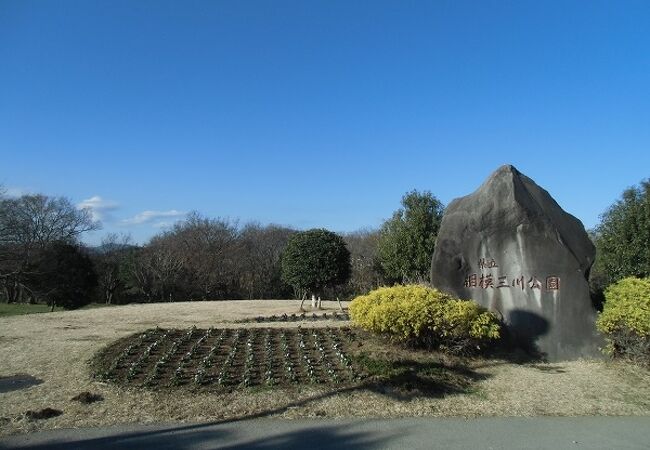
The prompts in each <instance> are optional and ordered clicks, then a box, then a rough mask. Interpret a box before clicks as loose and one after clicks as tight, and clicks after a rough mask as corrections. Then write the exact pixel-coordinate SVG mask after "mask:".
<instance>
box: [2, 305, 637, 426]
mask: <svg viewBox="0 0 650 450" xmlns="http://www.w3.org/2000/svg"><path fill="white" fill-rule="evenodd" d="M325 307H326V308H327V309H326V311H327V312H328V315H330V313H332V312H334V311H338V305H337V304H336V302H328V303H326V304H325ZM297 309H298V302H296V301H293V300H292V301H285V300H259V301H255V300H251V301H215V302H186V303H158V304H146V305H124V306H115V307H113V308H100V309H93V310H76V311H65V312H60V313H56V314H31V315H23V316H13V317H0V361H2V364H1V365H0V388H1V387H2V383H1V382H2V380H3V379H9V378H11V377H17V376H20V377H22V378H27V377H31V378H30V380H31V379H35V380H36V381H37V382H36V383H32V384H31V385H30V386H18V385H15V383H14V384H11V383H5V384H6V385H7V389H6V390H5V391H4V392H0V397H1V398H2V401H0V436H2V435H7V434H14V433H25V432H30V431H37V430H42V429H52V428H65V427H83V426H105V425H112V424H124V423H135V422H138V423H151V422H175V421H198V422H210V421H217V420H233V419H237V418H245V417H248V418H250V417H261V416H274V417H282V418H287V419H290V418H306V417H313V418H317V417H354V416H356V417H404V416H433V417H449V416H461V417H477V416H540V415H541V416H546V415H550V416H583V415H628V416H629V415H632V416H647V415H650V371H648V370H647V369H646V368H642V367H638V366H634V365H631V364H628V363H624V362H611V361H608V360H578V361H564V362H557V363H552V364H549V363H543V362H539V361H522V362H515V360H514V359H513V358H512V357H508V358H495V357H493V358H479V357H477V358H456V357H449V356H447V355H444V354H437V353H430V352H424V351H415V350H406V349H403V348H399V347H394V346H392V345H388V344H386V343H385V342H383V341H382V340H377V339H374V338H371V337H370V336H364V335H359V337H358V338H357V339H354V340H352V341H350V342H348V341H347V340H346V339H344V338H345V336H346V332H345V331H344V330H341V331H340V332H339V331H338V330H337V328H338V327H346V326H347V325H348V324H346V322H345V321H340V320H311V319H310V320H305V321H298V322H292V323H280V322H277V321H276V322H272V323H266V322H264V323H257V322H256V318H257V317H259V316H264V317H266V316H273V315H275V316H276V317H277V316H282V315H284V314H287V315H289V316H291V314H293V313H297ZM310 314H311V311H309V314H308V315H310ZM245 320H247V322H244V321H245ZM193 326H196V329H195V332H193V333H192V335H191V336H190V335H189V331H190V330H191V329H192V327H193ZM299 326H300V328H298V327H299ZM156 327H160V328H158V329H156ZM328 327H329V330H328ZM210 328H213V332H212V333H211V334H210V335H209V336H207V337H205V338H204V339H203V340H201V343H200V344H197V342H198V341H199V340H200V339H201V338H202V337H203V336H206V334H207V330H209V329H210ZM147 330H155V335H153V334H152V335H151V336H149V337H147V338H143V339H142V342H141V343H140V340H139V339H137V340H136V341H134V339H136V338H137V337H138V336H141V335H142V334H143V333H145V332H146V331H147ZM166 330H172V331H173V332H171V333H170V334H169V335H167V336H166V337H165V338H164V339H163V335H165V331H166ZM238 330H239V331H238ZM161 333H162V334H161ZM183 333H184V334H185V335H188V336H189V337H187V338H186V339H185V338H182V336H183V335H184V334H183ZM283 333H284V336H285V338H283ZM301 333H303V334H304V340H305V346H304V347H303V346H301V345H300V335H301ZM355 333H356V331H355ZM195 334H196V336H195ZM134 336H135V338H134ZM221 336H223V339H222V340H220V341H219V342H217V340H218V339H220V337H221ZM235 336H237V337H238V340H237V341H236V343H235ZM337 336H339V338H338V340H340V341H341V345H340V350H341V353H342V354H344V355H345V356H346V357H349V359H350V362H351V363H352V365H353V368H354V369H355V371H356V372H357V373H359V374H360V375H361V377H359V378H355V379H354V380H350V379H349V378H345V377H344V375H346V372H345V371H346V370H347V369H346V367H347V365H346V364H345V361H346V359H345V358H341V356H340V355H338V354H337V352H336V350H337V349H336V348H335V346H334V344H335V343H336V342H337ZM249 337H250V344H251V345H250V346H249V345H248V343H249ZM181 340H182V342H180V341H181ZM150 341H151V342H150ZM132 342H136V344H137V345H135V346H134V347H132V348H131V350H129V351H125V350H126V349H124V348H123V347H121V346H122V345H126V344H128V343H132ZM154 342H158V344H157V345H155V346H154V345H153V343H154ZM174 342H177V343H178V346H177V348H176V347H174V351H172V346H173V344H174ZM285 344H286V345H285ZM149 347H151V349H150V350H149V351H146V350H147V349H149ZM267 347H269V348H270V350H269V349H268V348H267ZM321 347H322V348H323V350H321ZM111 348H113V349H114V350H115V352H114V353H113V354H114V355H118V356H119V355H120V354H124V358H123V359H120V360H119V361H118V364H116V365H115V371H114V372H115V373H114V375H115V376H114V377H113V378H114V379H113V380H110V381H109V380H104V379H101V378H96V377H93V372H94V371H93V368H94V367H93V365H90V364H89V361H93V360H94V358H95V357H96V356H97V355H98V354H102V352H105V351H106V349H111ZM213 348H214V349H215V352H214V353H213V355H212V356H213V357H214V358H213V359H212V360H211V359H210V358H209V356H210V354H209V352H210V351H211V350H212V349H213ZM193 349H194V350H193ZM232 349H236V350H232ZM231 350H232V355H231ZM145 351H146V352H145ZM323 351H324V353H325V354H324V355H323V354H322V353H323ZM104 354H105V353H104ZM165 355H169V357H168V358H164V357H165ZM188 355H189V356H188ZM269 355H270V356H269ZM321 356H322V358H321ZM337 357H338V359H336V358H337ZM161 359H165V360H167V362H166V363H164V364H161V366H160V368H159V369H160V370H159V373H156V371H155V369H154V364H155V363H156V362H157V361H160V360H161ZM114 360H115V359H113V360H111V361H114ZM308 360H309V361H308ZM111 361H109V360H107V362H108V363H110V362H111ZM328 361H329V363H328ZM339 361H340V362H343V364H341V363H340V362H339ZM134 363H135V364H134ZM206 363H208V364H206ZM199 364H203V365H205V366H206V367H205V370H204V371H203V372H204V373H203V372H202V373H203V375H202V376H201V377H199V378H198V379H197V378H196V375H197V370H195V369H197V368H198V367H199ZM310 364H311V365H313V366H314V367H313V371H314V376H313V378H314V379H313V380H311V379H310V377H312V375H311V374H310V369H309V367H308V366H309V365H310ZM289 366H291V367H292V370H291V372H295V374H296V378H297V380H298V382H295V383H294V382H292V381H293V380H291V379H290V380H289V382H288V383H287V382H285V378H287V377H285V374H287V373H288V372H289V369H288V367H289ZM179 367H180V368H181V370H180V371H179V374H178V376H177V378H178V380H176V381H178V382H177V383H172V382H171V381H172V380H173V376H174V374H175V373H176V372H175V371H176V369H178V368H179ZM224 367H226V368H227V371H223V370H222V369H223V368H224ZM247 367H248V369H250V370H249V372H250V377H249V378H250V381H251V382H250V383H248V384H250V387H248V386H245V385H246V384H247V383H246V382H245V379H246V378H247V377H245V376H244V375H243V374H244V373H247ZM269 368H270V370H271V373H270V375H269V373H268V370H269ZM323 369H324V371H323ZM329 369H332V370H333V373H336V374H337V375H338V377H339V380H340V383H336V382H334V383H329V382H328V381H329V380H330V378H329V376H330V375H331V380H332V381H335V380H334V375H333V374H332V373H330V371H329ZM131 370H132V372H133V373H132V374H131V375H129V372H130V371H131ZM222 372H223V373H224V374H227V378H223V379H224V380H227V382H225V381H224V382H222V384H223V386H220V385H219V375H220V374H221V373H222ZM151 374H154V375H153V376H152V377H151V381H152V382H151V383H146V381H148V379H147V378H145V377H147V376H149V375H151ZM129 376H130V377H131V379H130V380H128V379H127V378H128V377H129ZM289 378H291V377H289ZM321 378H323V379H325V380H324V381H326V382H325V383H321V382H320V381H321ZM270 380H271V381H273V383H272V384H273V386H272V387H271V386H270V384H271V382H270ZM115 381H117V382H115ZM158 381H159V382H158ZM204 381H205V382H206V383H205V384H204V383H203V382H204ZM276 381H277V383H276ZM148 384H151V386H148ZM143 385H145V386H143ZM141 386H142V387H141ZM86 391H87V392H90V393H92V394H97V395H99V396H101V397H102V398H103V400H101V401H97V402H94V403H92V404H82V403H80V402H78V401H74V400H72V399H73V398H75V397H77V396H78V395H80V394H82V393H84V392H86ZM44 408H52V409H55V410H59V411H62V413H63V414H61V415H58V416H56V417H52V418H50V419H47V420H31V419H30V418H29V417H28V416H27V415H26V412H27V411H41V410H43V409H44Z"/></svg>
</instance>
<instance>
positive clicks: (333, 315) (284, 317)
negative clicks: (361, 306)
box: [236, 311, 350, 323]
mask: <svg viewBox="0 0 650 450" xmlns="http://www.w3.org/2000/svg"><path fill="white" fill-rule="evenodd" d="M320 320H341V321H345V320H350V316H349V315H348V313H347V312H341V311H335V312H330V313H326V312H325V313H319V314H316V313H311V314H308V313H300V314H281V315H272V316H257V317H254V318H248V319H241V320H237V321H236V322H237V323H264V322H316V321H320Z"/></svg>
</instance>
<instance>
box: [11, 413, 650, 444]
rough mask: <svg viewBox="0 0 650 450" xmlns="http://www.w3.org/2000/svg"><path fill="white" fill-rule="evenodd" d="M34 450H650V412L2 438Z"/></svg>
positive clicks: (260, 424)
mask: <svg viewBox="0 0 650 450" xmlns="http://www.w3.org/2000/svg"><path fill="white" fill-rule="evenodd" d="M0 448H23V449H26V448H33V449H66V450H68V449H97V450H104V449H106V450H108V449H143V450H146V449H155V450H162V449H172V448H173V449H214V448H220V449H235V448H241V449H243V448H247V449H274V448H279V449H283V450H284V449H303V448H304V449H343V448H345V449H380V448H381V449H383V448H394V449H400V450H407V449H408V450H410V449H431V448H440V449H616V450H623V449H645V450H647V449H650V417H535V418H524V417H518V418H503V417H502V418H480V419H469V420H465V419H457V418H448V419H435V418H404V419H345V420H334V419H313V420H282V419H255V420H242V421H237V422H227V423H218V424H189V425H188V424H184V425H178V424H176V425H162V424H161V425H129V426H121V427H111V428H94V429H93V428H87V429H67V430H54V431H46V432H41V433H34V434H28V435H19V436H12V437H8V438H3V439H0Z"/></svg>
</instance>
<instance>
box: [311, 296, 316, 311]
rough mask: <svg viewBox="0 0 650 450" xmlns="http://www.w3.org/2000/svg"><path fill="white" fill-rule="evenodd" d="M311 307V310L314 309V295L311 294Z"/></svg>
mask: <svg viewBox="0 0 650 450" xmlns="http://www.w3.org/2000/svg"><path fill="white" fill-rule="evenodd" d="M311 307H312V309H313V308H315V307H316V294H311Z"/></svg>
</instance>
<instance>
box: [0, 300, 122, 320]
mask: <svg viewBox="0 0 650 450" xmlns="http://www.w3.org/2000/svg"><path fill="white" fill-rule="evenodd" d="M106 306H113V305H106V304H103V303H90V304H88V305H86V306H84V307H83V308H80V309H94V308H103V307H106ZM54 311H55V312H56V311H64V309H63V308H61V307H60V306H55V307H54ZM48 312H51V308H50V306H48V305H43V304H35V305H30V304H27V303H0V317H9V316H21V315H23V314H36V313H48Z"/></svg>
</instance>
